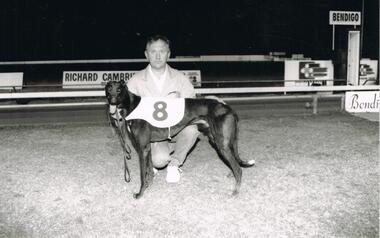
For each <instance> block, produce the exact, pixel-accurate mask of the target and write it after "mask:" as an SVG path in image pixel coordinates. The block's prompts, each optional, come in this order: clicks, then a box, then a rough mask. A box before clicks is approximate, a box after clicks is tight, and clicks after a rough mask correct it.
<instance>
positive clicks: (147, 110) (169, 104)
mask: <svg viewBox="0 0 380 238" xmlns="http://www.w3.org/2000/svg"><path fill="white" fill-rule="evenodd" d="M184 112H185V99H184V98H165V97H142V98H141V101H140V103H139V105H138V106H137V107H136V108H135V110H133V111H132V112H131V113H130V114H129V115H128V116H127V117H126V120H133V119H143V120H145V121H147V122H148V123H149V124H151V125H152V126H155V127H158V128H167V127H172V126H175V125H176V124H177V123H179V122H180V121H181V120H182V118H183V116H184Z"/></svg>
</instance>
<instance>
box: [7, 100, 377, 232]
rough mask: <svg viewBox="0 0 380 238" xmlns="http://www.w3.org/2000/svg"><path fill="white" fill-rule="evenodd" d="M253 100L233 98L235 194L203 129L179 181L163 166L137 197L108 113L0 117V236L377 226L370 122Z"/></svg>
mask: <svg viewBox="0 0 380 238" xmlns="http://www.w3.org/2000/svg"><path fill="white" fill-rule="evenodd" d="M260 108H261V109H260ZM258 109H260V110H262V111H263V112H266V113H257V112H258V111H260V110H256V111H255V113H253V112H252V110H240V109H239V112H240V117H241V120H240V136H239V139H240V140H239V146H240V154H241V157H242V158H254V159H256V161H257V165H256V166H255V167H254V168H250V169H245V170H244V172H243V184H242V189H241V193H240V195H239V196H238V197H236V198H232V197H231V196H230V193H231V189H232V183H233V181H232V180H231V179H230V178H227V177H226V175H227V173H228V169H227V168H226V167H225V165H224V164H223V163H222V162H221V161H220V160H219V159H218V157H217V155H216V153H215V151H213V150H212V149H211V148H210V146H209V145H208V143H207V140H206V139H205V138H204V137H201V141H200V142H199V143H198V144H197V146H196V147H195V149H194V151H193V152H192V153H191V154H190V156H189V157H188V159H187V161H186V163H185V165H184V166H183V170H184V173H183V178H182V180H181V182H180V183H179V184H177V185H169V184H167V183H166V182H165V171H160V173H159V174H158V175H157V176H156V177H155V179H154V184H153V186H152V187H151V188H150V189H148V190H147V192H146V194H145V195H144V197H143V198H142V199H141V200H137V201H136V200H134V199H133V198H132V193H133V192H135V191H137V189H138V186H139V181H138V177H139V175H138V163H137V159H136V154H133V159H132V160H131V161H130V167H131V171H132V182H131V183H129V184H126V183H125V182H124V181H123V172H122V156H123V155H122V152H121V149H120V147H119V144H118V141H117V139H116V138H115V137H114V136H112V133H111V131H110V129H109V128H108V127H107V126H106V125H105V123H99V122H93V123H90V124H84V123H71V124H70V123H69V124H67V123H65V124H56V125H53V124H49V125H43V126H41V125H35V126H21V127H20V126H11V127H3V128H0V134H1V136H2V138H3V139H2V143H1V146H0V149H1V157H0V169H1V171H2V173H1V174H0V181H1V184H0V185H1V188H2V190H1V191H2V192H1V194H0V203H1V207H0V237H378V236H379V219H378V218H379V205H378V200H379V181H378V177H379V169H378V157H379V140H378V139H379V133H378V123H376V122H370V121H367V120H364V119H361V118H357V117H353V116H350V115H348V114H345V113H340V112H331V111H325V112H323V111H321V113H320V114H318V115H316V116H314V115H311V112H310V109H302V111H299V110H300V109H297V110H298V112H299V113H296V114H294V113H293V114H292V115H289V114H285V112H286V111H288V112H289V111H291V110H292V109H289V108H282V109H281V110H280V111H278V110H275V111H272V110H271V109H268V107H267V106H262V105H259V106H258ZM303 110H305V111H303ZM281 111H282V113H280V112H281ZM273 112H276V113H273Z"/></svg>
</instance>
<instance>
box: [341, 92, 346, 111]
mask: <svg viewBox="0 0 380 238" xmlns="http://www.w3.org/2000/svg"><path fill="white" fill-rule="evenodd" d="M345 107H346V95H345V94H343V95H342V98H341V99H340V110H341V111H344V109H345Z"/></svg>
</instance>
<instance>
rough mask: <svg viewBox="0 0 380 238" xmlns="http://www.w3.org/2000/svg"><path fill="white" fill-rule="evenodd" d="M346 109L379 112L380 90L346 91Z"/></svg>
mask: <svg viewBox="0 0 380 238" xmlns="http://www.w3.org/2000/svg"><path fill="white" fill-rule="evenodd" d="M345 101H346V103H345V104H346V105H345V108H346V111H347V112H353V113H355V112H377V113H379V103H380V92H379V91H360V92H346V97H345Z"/></svg>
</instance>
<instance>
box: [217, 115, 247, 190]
mask: <svg viewBox="0 0 380 238" xmlns="http://www.w3.org/2000/svg"><path fill="white" fill-rule="evenodd" d="M232 120H234V118H233V117H232V115H231V114H230V115H225V116H224V118H222V120H221V121H219V122H218V123H217V124H216V125H213V126H212V128H210V129H211V130H210V133H211V134H212V139H213V142H214V143H215V149H216V150H217V152H218V154H219V155H220V157H221V158H222V160H223V162H224V163H225V164H226V165H227V166H228V167H229V168H230V169H231V171H232V173H233V175H234V177H235V188H234V191H233V195H236V194H238V193H239V189H240V185H241V177H242V169H241V168H240V165H239V163H238V160H237V159H236V157H235V155H234V152H233V150H232V148H233V143H234V142H233V140H234V139H235V138H234V135H232V134H231V128H230V125H231V121H232Z"/></svg>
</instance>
